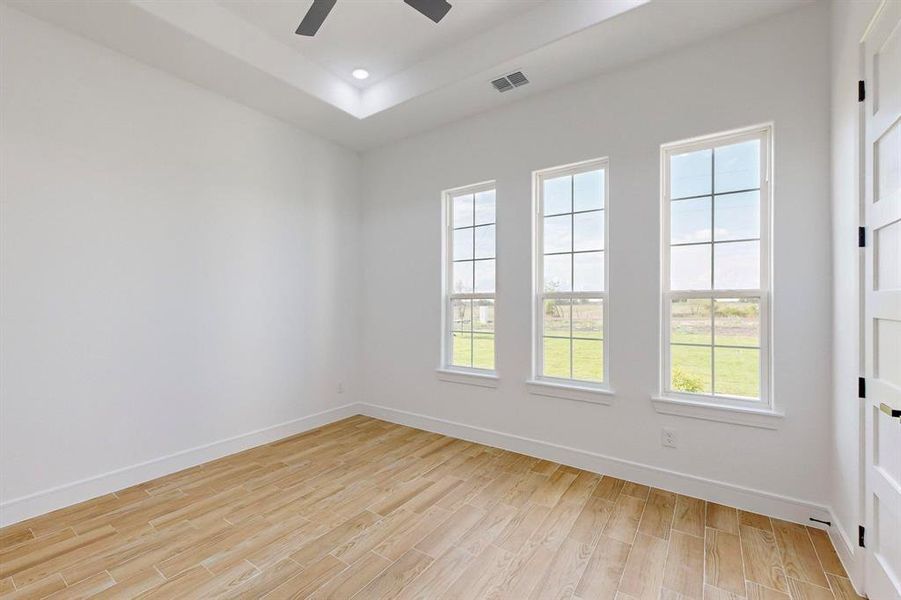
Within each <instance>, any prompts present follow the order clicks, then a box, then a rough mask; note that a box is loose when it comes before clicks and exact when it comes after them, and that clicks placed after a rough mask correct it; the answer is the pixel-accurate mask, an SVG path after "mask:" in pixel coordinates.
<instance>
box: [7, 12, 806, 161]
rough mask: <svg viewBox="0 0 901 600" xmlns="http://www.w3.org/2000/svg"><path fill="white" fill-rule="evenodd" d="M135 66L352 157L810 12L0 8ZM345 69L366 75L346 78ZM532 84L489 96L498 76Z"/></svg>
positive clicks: (492, 92)
mask: <svg viewBox="0 0 901 600" xmlns="http://www.w3.org/2000/svg"><path fill="white" fill-rule="evenodd" d="M4 1H5V2H6V3H7V4H9V5H11V6H13V7H15V8H18V9H20V10H23V11H25V12H28V13H30V14H32V15H34V16H37V17H38V18H42V19H45V20H47V21H50V22H53V23H56V24H58V25H60V26H62V27H65V28H67V29H70V30H72V31H75V32H76V33H79V34H81V35H83V36H85V37H88V38H90V39H93V40H95V41H97V42H99V43H101V44H104V45H107V46H109V47H111V48H114V49H116V50H119V51H121V52H123V53H125V54H128V55H130V56H132V57H134V58H136V59H138V60H141V61H143V62H145V63H148V64H151V65H154V66H156V67H159V68H161V69H164V70H166V71H169V72H171V73H173V74H174V75H176V76H178V77H181V78H183V79H186V80H188V81H191V82H193V83H196V84H198V85H201V86H204V87H206V88H208V89H211V90H213V91H215V92H217V93H220V94H223V95H225V96H227V97H230V98H233V99H235V100H237V101H239V102H242V103H244V104H247V105H249V106H252V107H254V108H256V109H258V110H261V111H263V112H266V113H269V114H271V115H273V116H276V117H278V118H281V119H283V120H285V121H288V122H291V123H294V124H297V125H299V126H301V127H303V128H305V129H307V130H310V131H313V132H315V133H317V134H319V135H322V136H324V137H327V138H329V139H332V140H335V141H337V142H338V143H341V144H344V145H346V146H348V147H351V148H354V149H358V150H363V149H367V148H372V147H376V146H379V145H383V144H386V143H389V142H391V141H394V140H397V139H401V138H403V137H406V136H409V135H412V134H414V133H417V132H419V131H423V130H426V129H430V128H433V127H436V126H438V125H441V124H443V123H448V122H451V121H454V120H457V119H460V118H463V117H465V116H468V115H472V114H475V113H478V112H480V111H484V110H488V109H491V108H496V107H499V106H503V105H505V104H507V103H509V102H514V101H516V100H519V99H522V98H525V97H528V96H530V95H534V94H536V93H539V92H542V91H546V90H549V89H552V88H554V87H558V86H560V85H564V84H566V83H570V82H573V81H576V80H579V79H583V78H585V77H589V76H591V75H594V74H596V73H600V72H602V71H605V70H609V69H612V68H616V67H617V66H621V65H623V64H627V63H630V62H635V61H638V60H641V59H643V58H647V57H649V56H652V55H654V54H658V53H661V52H664V51H666V50H669V49H672V48H675V47H677V46H680V45H685V44H689V43H692V42H696V41H699V40H702V39H704V38H706V37H710V36H713V35H716V34H719V33H723V32H726V31H728V30H730V29H734V28H736V27H740V26H742V25H745V24H748V23H750V22H753V21H756V20H760V19H763V18H765V17H767V16H771V15H774V14H777V13H779V12H783V11H786V10H790V9H792V8H795V7H797V6H800V5H801V4H804V3H806V2H809V1H813V0H728V1H725V0H543V1H539V0H450V2H451V4H452V5H453V8H452V9H451V11H450V13H448V15H447V16H446V17H445V19H444V20H442V22H441V23H439V24H434V23H432V22H431V21H429V20H428V19H427V18H426V17H424V16H422V15H420V14H419V13H417V12H416V11H415V10H413V9H412V8H411V7H409V6H407V5H406V4H404V3H403V2H402V0H338V3H337V4H336V6H335V8H334V9H333V11H332V13H331V14H330V15H329V17H328V18H327V19H326V21H325V23H324V24H323V26H322V28H321V29H320V30H319V33H318V34H317V35H316V36H315V37H313V38H304V37H302V36H297V35H295V34H294V29H296V27H297V25H298V23H299V22H300V19H302V18H303V15H304V14H306V10H307V8H308V7H309V5H310V4H311V2H312V0H177V1H172V0H116V1H109V0H62V1H59V2H44V1H41V0H4ZM356 67H363V68H366V69H368V70H369V71H370V72H371V73H372V74H373V76H372V77H371V78H370V79H369V80H367V81H366V82H365V83H364V84H362V85H361V84H360V83H359V82H357V81H356V80H354V79H352V78H351V77H350V75H349V73H350V71H351V70H352V69H354V68H356ZM517 69H522V70H523V71H524V72H525V73H526V75H527V76H528V77H529V79H530V80H531V82H532V83H530V84H529V85H527V86H524V87H522V88H518V89H516V90H513V91H510V92H506V93H504V94H499V93H497V92H496V91H494V90H493V89H492V88H491V86H490V85H489V83H488V82H489V81H490V80H491V79H493V78H495V77H497V76H498V75H501V74H504V73H508V72H510V71H513V70H517Z"/></svg>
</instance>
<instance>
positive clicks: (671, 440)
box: [660, 427, 676, 448]
mask: <svg viewBox="0 0 901 600" xmlns="http://www.w3.org/2000/svg"><path fill="white" fill-rule="evenodd" d="M660 443H661V444H663V445H664V446H665V447H667V448H675V447H676V432H675V431H673V430H672V429H670V428H669V427H664V428H663V430H662V431H661V432H660Z"/></svg>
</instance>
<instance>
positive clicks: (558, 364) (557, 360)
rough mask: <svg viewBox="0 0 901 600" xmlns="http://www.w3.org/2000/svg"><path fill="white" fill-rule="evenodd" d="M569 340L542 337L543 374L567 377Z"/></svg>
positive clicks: (568, 373) (568, 374) (568, 372)
mask: <svg viewBox="0 0 901 600" xmlns="http://www.w3.org/2000/svg"><path fill="white" fill-rule="evenodd" d="M569 366H570V365H569V340H561V339H558V338H544V358H543V367H544V369H543V371H544V372H543V373H542V374H543V375H544V376H546V377H562V378H564V379H569V377H570V371H569Z"/></svg>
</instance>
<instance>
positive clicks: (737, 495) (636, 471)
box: [0, 403, 860, 585]
mask: <svg viewBox="0 0 901 600" xmlns="http://www.w3.org/2000/svg"><path fill="white" fill-rule="evenodd" d="M356 414H363V415H367V416H370V417H375V418H378V419H383V420H385V421H390V422H392V423H398V424H401V425H407V426H410V427H416V428H418V429H424V430H426V431H433V432H435V433H441V434H444V435H449V436H452V437H456V438H460V439H464V440H468V441H472V442H478V443H481V444H486V445H489V446H494V447H497V448H503V449H505V450H510V451H513V452H519V453H521V454H527V455H530V456H535V457H538V458H543V459H546V460H552V461H554V462H559V463H562V464H566V465H570V466H573V467H578V468H580V469H585V470H587V471H592V472H595V473H603V474H609V475H612V476H614V477H619V478H621V479H628V480H629V481H634V482H636V483H642V484H645V485H651V486H654V487H658V488H661V489H666V490H671V491H674V492H678V493H680V494H685V495H689V496H694V497H697V498H703V499H705V500H710V501H713V502H719V503H722V504H728V505H731V506H736V507H738V508H741V509H744V510H750V511H754V512H757V513H761V514H766V515H770V516H774V517H777V518H780V519H785V520H787V521H794V522H797V523H803V524H805V525H817V524H816V523H812V522H810V521H809V518H810V517H815V518H817V519H823V520H830V519H831V520H832V521H833V523H835V519H834V517H833V516H832V514H831V511H830V510H829V509H828V508H827V507H825V506H821V505H818V504H814V503H811V502H807V501H804V500H800V499H797V498H791V497H788V496H782V495H778V494H772V493H769V492H764V491H761V490H755V489H751V488H746V487H742V486H738V485H735V484H731V483H726V482H723V481H716V480H712V479H706V478H703V477H698V476H695V475H689V474H687V473H679V472H676V471H670V470H667V469H661V468H659V467H654V466H651V465H645V464H641V463H637V462H633V461H628V460H623V459H620V458H615V457H612V456H605V455H602V454H597V453H594V452H589V451H587V450H580V449H577V448H571V447H568V446H562V445H559V444H553V443H550V442H545V441H541V440H536V439H531V438H526V437H523V436H518V435H514V434H510V433H504V432H501V431H495V430H491V429H486V428H483V427H475V426H472V425H466V424H464V423H457V422H453V421H448V420H445V419H438V418H435V417H429V416H426V415H421V414H417V413H412V412H407V411H402V410H397V409H393V408H388V407H384V406H377V405H374V404H366V403H356V404H346V405H344V406H340V407H338V408H334V409H330V410H327V411H323V412H319V413H316V414H313V415H308V416H306V417H301V418H300V419H296V420H293V421H288V422H286V423H281V424H279V425H274V426H272V427H267V428H264V429H259V430H256V431H251V432H248V433H245V434H241V435H238V436H235V437H232V438H229V439H225V440H220V441H217V442H213V443H211V444H206V445H204V446H198V447H196V448H190V449H188V450H183V451H181V452H177V453H175V454H171V455H169V456H164V457H160V458H157V459H153V460H150V461H146V462H143V463H140V464H136V465H132V466H129V467H125V468H122V469H117V470H115V471H110V472H108V473H103V474H100V475H96V476H94V477H90V478H87V479H83V480H81V481H75V482H72V483H68V484H65V485H61V486H58V487H55V488H51V489H48V490H43V491H41V492H38V493H35V494H30V495H28V496H22V497H20V498H14V499H12V500H8V501H6V502H3V503H0V527H2V526H5V525H9V524H12V523H17V522H19V521H23V520H25V519H28V518H31V517H34V516H37V515H41V514H44V513H47V512H50V511H53V510H56V509H59V508H63V507H65V506H70V505H72V504H76V503H78V502H83V501H85V500H89V499H91V498H96V497H97V496H102V495H104V494H108V493H110V492H114V491H116V490H119V489H122V488H126V487H128V486H131V485H136V484H138V483H142V482H145V481H149V480H152V479H156V478H157V477H162V476H164V475H168V474H170V473H175V472H177V471H180V470H182V469H187V468H189V467H193V466H196V465H198V464H201V463H204V462H208V461H211V460H215V459H217V458H221V457H223V456H227V455H229V454H234V453H235V452H241V451H243V450H246V449H248V448H252V447H254V446H259V445H261V444H267V443H270V442H273V441H275V440H278V439H281V438H285V437H288V436H292V435H296V434H298V433H302V432H304V431H308V430H310V429H315V428H316V427H321V426H323V425H326V424H328V423H332V422H334V421H339V420H341V419H345V418H347V417H351V416H354V415H356ZM836 529H838V528H835V527H834V528H832V530H831V531H830V535H831V536H833V540H834V541H833V543H834V544H835V546H836V548H842V546H844V548H842V549H840V550H839V553H840V554H842V550H847V549H848V544H849V543H850V539H849V540H847V541H846V540H845V538H846V537H847V536H846V535H845V534H844V532H843V530H842V533H836ZM836 536H837V537H836ZM850 549H851V552H850V553H847V552H846V554H842V560H845V559H846V555H848V556H852V557H853V555H854V553H853V547H851V548H850ZM857 554H858V555H859V554H860V553H857ZM845 564H846V568H847V567H848V566H851V565H853V564H854V561H853V559H852V560H849V561H847V562H846V563H845ZM848 572H849V574H851V573H852V569H848ZM852 579H853V580H854V581H855V585H856V584H857V581H859V579H854V578H853V577H852Z"/></svg>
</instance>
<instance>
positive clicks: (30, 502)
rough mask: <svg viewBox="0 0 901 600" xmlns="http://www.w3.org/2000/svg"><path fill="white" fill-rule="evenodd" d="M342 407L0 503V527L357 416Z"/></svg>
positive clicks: (353, 409)
mask: <svg viewBox="0 0 901 600" xmlns="http://www.w3.org/2000/svg"><path fill="white" fill-rule="evenodd" d="M357 409H358V405H357V404H353V403H352V404H346V405H344V406H339V407H337V408H332V409H329V410H325V411H322V412H318V413H315V414H312V415H307V416H306V417H301V418H299V419H294V420H293V421H287V422H285V423H280V424H278V425H273V426H271V427H265V428H263V429H257V430H256V431H250V432H247V433H242V434H241V435H236V436H235V437H231V438H228V439H224V440H219V441H217V442H212V443H210V444H205V445H203V446H197V447H196V448H189V449H187V450H182V451H181V452H176V453H175V454H170V455H168V456H162V457H160V458H155V459H152V460H148V461H146V462H142V463H139V464H136V465H131V466H128V467H124V468H121V469H116V470H115V471H110V472H108V473H101V474H100V475H95V476H93V477H89V478H87V479H82V480H80V481H73V482H71V483H66V484H64V485H60V486H57V487H54V488H50V489H47V490H43V491H40V492H37V493H34V494H29V495H28V496H21V497H19V498H13V499H12V500H7V501H6V502H3V503H0V527H3V526H6V525H10V524H12V523H18V522H19V521H24V520H25V519H29V518H31V517H35V516H38V515H42V514H44V513H48V512H50V511H53V510H57V509H59V508H63V507H66V506H70V505H72V504H77V503H78V502H84V501H85V500H90V499H91V498H96V497H98V496H102V495H104V494H109V493H110V492H114V491H116V490H121V489H122V488H126V487H129V486H132V485H136V484H138V483H143V482H145V481H150V480H151V479H156V478H157V477H162V476H164V475H169V474H170V473H176V472H178V471H181V470H183V469H187V468H189V467H194V466H196V465H199V464H201V463H205V462H208V461H211V460H215V459H217V458H222V457H223V456H227V455H229V454H234V453H236V452H241V451H243V450H247V449H248V448H253V447H254V446H260V445H262V444H268V443H270V442H274V441H276V440H279V439H282V438H285V437H289V436H292V435H297V434H298V433H303V432H304V431H309V430H310V429H315V428H317V427H321V426H323V425H327V424H329V423H332V422H334V421H340V420H341V419H346V418H347V417H352V416H354V415H356V414H359V411H358V410H357Z"/></svg>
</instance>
